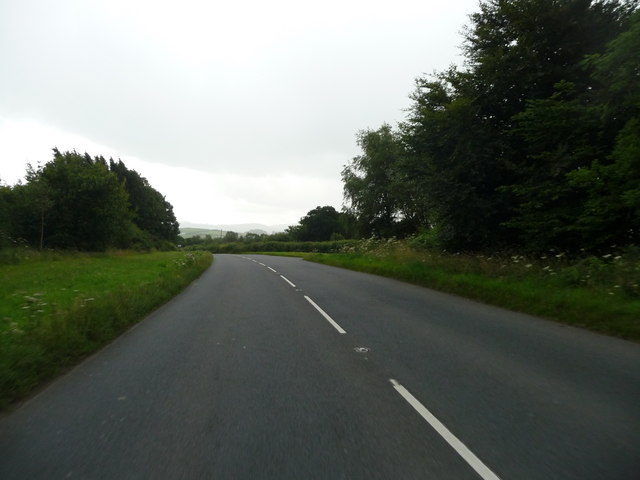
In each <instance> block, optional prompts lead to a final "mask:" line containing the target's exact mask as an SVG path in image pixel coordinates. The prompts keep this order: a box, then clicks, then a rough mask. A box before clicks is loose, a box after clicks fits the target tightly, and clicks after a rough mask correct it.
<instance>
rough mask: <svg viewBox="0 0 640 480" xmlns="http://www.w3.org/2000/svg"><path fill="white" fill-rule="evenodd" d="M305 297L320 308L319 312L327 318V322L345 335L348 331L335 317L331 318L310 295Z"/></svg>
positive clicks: (316, 307)
mask: <svg viewBox="0 0 640 480" xmlns="http://www.w3.org/2000/svg"><path fill="white" fill-rule="evenodd" d="M304 298H306V299H307V302H309V303H310V304H311V305H313V307H314V308H315V309H316V310H318V312H320V314H321V315H322V316H323V317H324V318H325V320H326V321H327V322H329V323H330V324H331V325H333V328H335V329H336V330H337V331H338V333H341V334H342V335H344V334H345V333H347V332H346V331H345V330H344V329H343V328H342V327H341V326H340V325H338V324H337V323H336V322H335V321H334V320H333V318H331V317H330V316H329V315H328V314H327V312H325V311H324V310H322V309H321V308H320V307H319V306H318V305H317V304H316V302H314V301H313V300H311V299H310V298H309V297H307V296H306V295H305V296H304Z"/></svg>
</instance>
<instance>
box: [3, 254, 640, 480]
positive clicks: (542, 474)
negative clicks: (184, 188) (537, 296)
mask: <svg viewBox="0 0 640 480" xmlns="http://www.w3.org/2000/svg"><path fill="white" fill-rule="evenodd" d="M65 478H74V479H75V478H78V479H165V478H166V479H199V478H203V479H260V478H272V479H289V478H293V479H298V478H300V479H341V478H345V479H346V478H354V479H414V478H416V479H418V478H419V479H476V480H477V479H485V480H490V479H496V478H501V479H517V480H527V479H545V480H546V479H580V480H588V479H598V480H600V479H639V478H640V346H639V345H637V344H634V343H631V342H625V341H622V340H617V339H612V338H608V337H604V336H600V335H596V334H592V333H589V332H585V331H582V330H578V329H574V328H570V327H564V326H561V325H557V324H554V323H551V322H547V321H544V320H541V319H538V318H535V317H530V316H526V315H521V314H517V313H513V312H509V311H505V310H501V309H497V308H493V307H488V306H486V305H482V304H479V303H475V302H471V301H468V300H464V299H461V298H458V297H454V296H449V295H444V294H441V293H437V292H434V291H431V290H427V289H423V288H419V287H415V286H411V285H407V284H404V283H401V282H396V281H393V280H388V279H384V278H380V277H375V276H371V275H364V274H360V273H355V272H350V271H347V270H342V269H337V268H331V267H327V266H323V265H317V264H312V263H308V262H304V261H302V260H300V259H294V258H284V257H268V256H258V255H255V256H251V255H247V256H235V255H216V258H215V262H214V265H213V266H212V267H211V268H210V269H209V270H208V271H207V272H205V273H204V275H203V276H202V277H200V278H199V279H198V280H197V281H196V282H194V283H193V284H192V285H191V286H190V287H189V288H187V289H186V290H185V291H184V292H183V293H182V294H181V295H179V296H178V297H176V298H175V299H174V300H172V301H171V302H170V303H168V304H166V305H165V306H164V307H162V308H160V309H159V310H157V311H156V312H155V313H153V314H152V315H150V316H149V317H148V318H146V319H145V320H144V321H143V322H141V323H140V324H139V325H138V326H136V327H135V328H133V329H132V330H130V331H129V332H127V333H126V334H125V335H123V336H122V337H120V338H119V339H118V340H116V341H115V342H114V343H112V344H111V345H109V346H108V347H106V348H105V349H103V350H102V351H100V352H99V353H97V354H96V355H94V356H92V357H90V358H89V359H88V360H86V361H85V362H83V363H82V364H81V365H79V366H78V367H77V368H75V369H74V370H72V371H71V372H70V373H68V374H67V375H65V376H64V377H62V378H60V379H59V380H57V381H55V382H53V383H52V384H51V385H50V386H49V387H47V388H46V389H44V390H43V391H42V392H40V393H39V394H38V395H37V396H35V397H34V398H32V399H30V400H29V401H27V402H26V403H25V404H24V405H22V406H21V407H20V408H18V409H16V410H14V411H13V412H11V413H10V414H7V415H4V417H3V418H2V419H0V479H3V480H9V479H21V480H22V479H65Z"/></svg>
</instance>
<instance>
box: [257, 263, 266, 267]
mask: <svg viewBox="0 0 640 480" xmlns="http://www.w3.org/2000/svg"><path fill="white" fill-rule="evenodd" d="M258 265H262V266H263V267H266V265H265V264H264V263H262V262H258Z"/></svg>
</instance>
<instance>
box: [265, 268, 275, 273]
mask: <svg viewBox="0 0 640 480" xmlns="http://www.w3.org/2000/svg"><path fill="white" fill-rule="evenodd" d="M267 268H268V269H269V270H271V271H272V272H273V273H277V272H276V271H275V270H274V269H273V268H271V267H267Z"/></svg>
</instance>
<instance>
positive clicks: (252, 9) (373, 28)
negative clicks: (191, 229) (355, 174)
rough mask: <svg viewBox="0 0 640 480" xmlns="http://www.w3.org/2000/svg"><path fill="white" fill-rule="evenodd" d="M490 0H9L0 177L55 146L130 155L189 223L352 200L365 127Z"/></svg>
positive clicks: (6, 178)
mask: <svg viewBox="0 0 640 480" xmlns="http://www.w3.org/2000/svg"><path fill="white" fill-rule="evenodd" d="M476 10H477V0H446V1H440V0H438V1H427V0H423V1H412V0H394V1H389V0H387V1H384V2H381V1H376V0H363V1H360V0H340V1H334V0H324V1H322V2H305V1H300V0H297V1H296V0H291V1H289V0H268V1H264V0H263V1H258V0H246V1H230V0H229V1H225V2H219V1H196V0H174V1H162V0H148V1H147V0H104V1H97V0H56V1H51V0H0V165H1V166H0V179H1V180H2V181H3V182H4V183H7V184H14V183H15V182H16V181H17V180H19V179H20V178H22V177H23V176H24V172H25V166H26V164H27V163H32V164H34V165H35V164H37V163H38V162H42V163H45V162H47V161H49V160H51V158H52V156H51V148H52V147H54V146H57V147H58V148H59V149H60V150H71V149H76V150H78V151H79V152H81V153H84V152H85V151H87V152H88V153H89V154H91V155H92V156H95V155H104V156H105V157H107V158H108V157H109V156H113V157H114V158H121V159H122V160H123V161H124V162H125V164H126V165H127V166H128V167H129V168H132V169H135V170H137V171H138V172H139V173H140V174H141V175H142V176H144V177H146V178H147V179H148V180H149V182H150V183H151V185H152V186H153V187H154V188H156V189H157V190H159V191H160V192H161V193H163V194H164V195H165V196H166V198H167V200H168V201H169V202H170V203H171V204H172V205H173V207H174V212H175V214H176V217H177V218H178V220H179V221H182V222H195V223H206V224H221V223H227V224H229V223H251V222H255V223H263V224H285V225H293V224H296V223H297V222H298V220H299V219H300V217H302V216H303V215H304V214H306V213H307V212H308V211H309V210H311V209H312V208H315V207H316V206H323V205H332V206H334V207H335V208H336V209H338V210H339V209H340V208H341V206H342V183H341V180H340V171H341V170H342V167H343V166H344V165H346V164H347V163H348V162H349V161H350V159H351V158H352V157H354V156H355V155H358V153H359V151H358V148H357V145H356V141H355V135H356V133H357V132H358V130H362V129H366V128H377V127H379V126H380V125H382V123H384V122H387V123H390V124H392V125H394V124H396V123H397V122H398V121H400V120H402V119H403V118H404V115H405V114H404V112H403V109H405V108H406V107H407V106H408V105H409V104H410V100H409V99H408V95H409V94H410V93H411V91H412V89H413V83H414V79H415V77H417V76H420V75H422V74H425V73H432V72H433V71H435V70H443V69H445V68H447V67H448V66H449V65H450V64H452V63H457V64H460V63H461V58H460V56H459V55H460V49H459V47H460V44H461V42H462V36H461V34H460V32H461V31H462V28H463V26H464V25H466V24H468V15H469V14H471V13H473V12H474V11H476Z"/></svg>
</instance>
